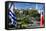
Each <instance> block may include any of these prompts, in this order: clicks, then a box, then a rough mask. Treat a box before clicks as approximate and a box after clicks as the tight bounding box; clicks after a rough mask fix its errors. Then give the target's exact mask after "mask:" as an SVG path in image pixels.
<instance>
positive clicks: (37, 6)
mask: <svg viewBox="0 0 46 31" xmlns="http://www.w3.org/2000/svg"><path fill="white" fill-rule="evenodd" d="M15 8H17V9H27V8H35V9H38V10H44V4H37V3H36V4H34V3H15Z"/></svg>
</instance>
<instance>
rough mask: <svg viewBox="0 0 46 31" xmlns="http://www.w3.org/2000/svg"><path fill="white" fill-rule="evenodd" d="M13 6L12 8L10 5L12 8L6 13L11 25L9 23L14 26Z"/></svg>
mask: <svg viewBox="0 0 46 31" xmlns="http://www.w3.org/2000/svg"><path fill="white" fill-rule="evenodd" d="M9 5H10V4H9ZM10 6H11V5H10ZM13 6H14V5H12V6H11V7H10V9H9V11H8V17H9V19H10V20H11V23H10V24H12V25H16V15H15V13H14V11H13Z"/></svg>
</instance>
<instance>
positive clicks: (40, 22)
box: [5, 1, 45, 30]
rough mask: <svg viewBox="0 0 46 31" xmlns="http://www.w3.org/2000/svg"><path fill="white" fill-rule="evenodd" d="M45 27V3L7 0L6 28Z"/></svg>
mask: <svg viewBox="0 0 46 31" xmlns="http://www.w3.org/2000/svg"><path fill="white" fill-rule="evenodd" d="M44 27H45V3H40V2H21V1H6V2H5V29H8V30H12V29H13V30H14V29H35V28H44Z"/></svg>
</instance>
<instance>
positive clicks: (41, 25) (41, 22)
mask: <svg viewBox="0 0 46 31" xmlns="http://www.w3.org/2000/svg"><path fill="white" fill-rule="evenodd" d="M43 24H44V15H43V12H42V13H41V17H40V27H43Z"/></svg>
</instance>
